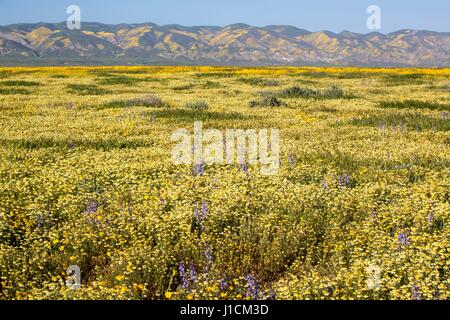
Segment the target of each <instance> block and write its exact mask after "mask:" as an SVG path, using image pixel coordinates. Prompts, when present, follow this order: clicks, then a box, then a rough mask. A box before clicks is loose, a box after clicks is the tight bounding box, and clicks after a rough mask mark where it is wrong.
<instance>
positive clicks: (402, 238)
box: [398, 232, 409, 247]
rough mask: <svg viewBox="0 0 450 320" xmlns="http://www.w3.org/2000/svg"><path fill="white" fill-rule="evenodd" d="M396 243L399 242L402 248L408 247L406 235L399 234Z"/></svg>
mask: <svg viewBox="0 0 450 320" xmlns="http://www.w3.org/2000/svg"><path fill="white" fill-rule="evenodd" d="M398 242H400V245H401V246H404V247H406V246H408V245H409V238H408V235H407V234H406V233H403V232H402V233H400V234H399V235H398Z"/></svg>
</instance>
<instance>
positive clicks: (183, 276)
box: [178, 262, 189, 289]
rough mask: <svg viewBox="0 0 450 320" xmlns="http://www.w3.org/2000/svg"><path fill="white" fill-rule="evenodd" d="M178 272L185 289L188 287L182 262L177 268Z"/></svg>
mask: <svg viewBox="0 0 450 320" xmlns="http://www.w3.org/2000/svg"><path fill="white" fill-rule="evenodd" d="M178 271H179V273H180V277H181V282H182V285H183V288H184V289H187V288H188V287H189V280H188V277H187V274H186V266H185V265H184V263H183V262H181V263H180V265H179V266H178Z"/></svg>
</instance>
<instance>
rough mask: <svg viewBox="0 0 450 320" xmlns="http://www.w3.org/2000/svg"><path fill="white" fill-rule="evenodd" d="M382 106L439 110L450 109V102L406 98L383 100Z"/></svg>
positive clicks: (386, 107)
mask: <svg viewBox="0 0 450 320" xmlns="http://www.w3.org/2000/svg"><path fill="white" fill-rule="evenodd" d="M378 105H379V107H380V108H385V109H430V110H439V111H450V104H442V103H437V102H429V101H420V100H405V101H381V102H380V103H379V104H378Z"/></svg>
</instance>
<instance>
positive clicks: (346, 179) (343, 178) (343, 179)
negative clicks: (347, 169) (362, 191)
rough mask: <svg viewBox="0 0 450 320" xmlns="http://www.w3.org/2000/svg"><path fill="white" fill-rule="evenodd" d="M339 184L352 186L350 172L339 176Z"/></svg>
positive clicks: (343, 186)
mask: <svg viewBox="0 0 450 320" xmlns="http://www.w3.org/2000/svg"><path fill="white" fill-rule="evenodd" d="M338 184H339V186H340V187H342V188H345V187H349V186H350V175H349V174H348V173H346V174H344V175H339V176H338Z"/></svg>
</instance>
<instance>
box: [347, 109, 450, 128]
mask: <svg viewBox="0 0 450 320" xmlns="http://www.w3.org/2000/svg"><path fill="white" fill-rule="evenodd" d="M349 124H351V125H354V126H363V127H364V126H368V127H378V128H380V129H393V130H400V131H404V130H413V131H424V130H435V131H448V130H450V121H448V119H445V118H444V117H432V116H428V115H423V114H420V113H416V112H405V113H386V114H379V113H377V114H371V115H368V116H364V117H362V118H356V119H353V120H351V121H349Z"/></svg>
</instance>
